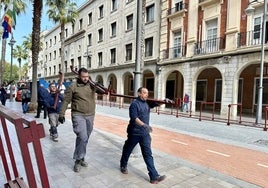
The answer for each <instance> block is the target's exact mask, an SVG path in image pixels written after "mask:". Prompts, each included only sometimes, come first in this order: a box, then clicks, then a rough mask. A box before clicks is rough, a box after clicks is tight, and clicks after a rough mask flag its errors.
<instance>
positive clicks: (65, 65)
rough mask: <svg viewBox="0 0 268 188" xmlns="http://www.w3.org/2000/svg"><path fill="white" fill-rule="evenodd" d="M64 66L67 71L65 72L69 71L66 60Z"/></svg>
mask: <svg viewBox="0 0 268 188" xmlns="http://www.w3.org/2000/svg"><path fill="white" fill-rule="evenodd" d="M64 68H65V71H64V72H68V71H67V70H68V69H67V61H64Z"/></svg>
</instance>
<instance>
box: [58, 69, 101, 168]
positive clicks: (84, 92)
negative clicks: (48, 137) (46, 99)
mask: <svg viewBox="0 0 268 188" xmlns="http://www.w3.org/2000/svg"><path fill="white" fill-rule="evenodd" d="M95 92H96V88H94V87H92V86H90V84H89V73H88V70H87V69H85V68H80V69H79V71H78V78H77V82H76V83H73V84H71V85H70V86H69V87H68V88H67V89H66V90H65V92H64V99H63V102H62V106H61V108H60V112H59V122H60V123H64V121H65V117H64V115H65V111H66V109H67V107H68V104H69V103H71V116H72V124H73V131H74V133H75V134H76V142H75V150H74V154H73V159H74V160H75V163H74V171H75V172H79V171H80V169H81V166H82V167H87V166H88V163H87V162H86V161H85V156H86V150H87V144H88V140H89V137H90V134H91V132H92V130H93V122H94V117H95V108H96V104H95Z"/></svg>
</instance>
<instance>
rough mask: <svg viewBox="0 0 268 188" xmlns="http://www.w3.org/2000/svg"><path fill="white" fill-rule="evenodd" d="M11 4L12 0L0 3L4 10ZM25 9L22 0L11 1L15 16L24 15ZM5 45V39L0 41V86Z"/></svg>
mask: <svg viewBox="0 0 268 188" xmlns="http://www.w3.org/2000/svg"><path fill="white" fill-rule="evenodd" d="M11 2H12V0H2V1H0V3H3V5H4V7H5V8H4V10H6V8H7V7H8V5H9V4H10V3H11ZM26 8H27V4H26V3H25V2H24V1H22V0H14V1H13V11H14V12H15V14H16V15H20V14H22V13H25V11H26ZM13 22H15V18H13ZM6 44H7V39H2V52H1V64H0V75H1V76H0V84H2V82H3V75H4V74H3V71H4V70H5V58H6Z"/></svg>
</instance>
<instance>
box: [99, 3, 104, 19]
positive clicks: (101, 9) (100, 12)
mask: <svg viewBox="0 0 268 188" xmlns="http://www.w3.org/2000/svg"><path fill="white" fill-rule="evenodd" d="M101 18H103V5H101V6H100V7H99V19H101Z"/></svg>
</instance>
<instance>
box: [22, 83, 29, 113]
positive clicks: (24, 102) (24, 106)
mask: <svg viewBox="0 0 268 188" xmlns="http://www.w3.org/2000/svg"><path fill="white" fill-rule="evenodd" d="M30 101H31V91H30V90H29V89H28V87H27V86H26V85H24V86H23V89H22V92H21V105H22V111H23V113H24V114H25V113H26V112H27V111H28V103H29V102H30Z"/></svg>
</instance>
